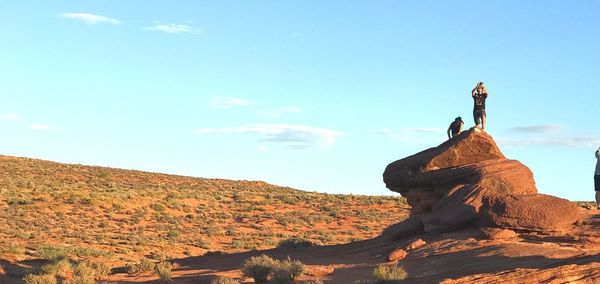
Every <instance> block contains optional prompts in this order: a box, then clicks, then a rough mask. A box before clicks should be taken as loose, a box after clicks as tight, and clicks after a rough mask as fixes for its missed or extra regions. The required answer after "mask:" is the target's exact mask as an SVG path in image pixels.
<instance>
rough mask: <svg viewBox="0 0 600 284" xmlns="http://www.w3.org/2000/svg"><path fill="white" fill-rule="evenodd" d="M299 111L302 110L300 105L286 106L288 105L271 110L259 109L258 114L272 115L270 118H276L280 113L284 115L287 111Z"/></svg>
mask: <svg viewBox="0 0 600 284" xmlns="http://www.w3.org/2000/svg"><path fill="white" fill-rule="evenodd" d="M300 112H302V108H301V107H297V106H288V107H281V108H277V109H273V110H265V111H261V112H260V114H262V115H265V116H268V117H272V118H277V117H281V116H282V115H285V114H288V113H300Z"/></svg>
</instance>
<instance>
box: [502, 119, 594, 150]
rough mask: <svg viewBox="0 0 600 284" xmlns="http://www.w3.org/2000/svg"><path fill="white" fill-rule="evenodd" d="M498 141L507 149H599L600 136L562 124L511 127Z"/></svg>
mask: <svg viewBox="0 0 600 284" xmlns="http://www.w3.org/2000/svg"><path fill="white" fill-rule="evenodd" d="M496 141H497V142H498V144H500V145H501V146H505V147H598V145H600V135H598V134H596V133H592V132H587V131H586V132H578V131H577V130H575V129H570V128H569V127H567V126H566V125H562V124H541V125H526V126H517V127H511V128H509V129H508V132H506V133H504V135H502V136H499V137H498V138H497V139H496Z"/></svg>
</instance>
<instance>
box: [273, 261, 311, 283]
mask: <svg viewBox="0 0 600 284" xmlns="http://www.w3.org/2000/svg"><path fill="white" fill-rule="evenodd" d="M302 272H304V264H302V262H300V261H298V260H293V261H292V260H291V259H290V258H289V257H288V259H287V260H285V261H278V262H277V264H276V266H275V269H274V270H273V281H274V282H275V283H282V284H283V283H291V282H292V281H294V279H296V277H298V276H300V275H302Z"/></svg>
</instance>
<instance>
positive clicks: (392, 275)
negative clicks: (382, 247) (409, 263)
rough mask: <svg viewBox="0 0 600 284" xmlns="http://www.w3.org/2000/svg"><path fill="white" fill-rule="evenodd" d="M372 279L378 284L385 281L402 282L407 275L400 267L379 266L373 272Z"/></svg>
mask: <svg viewBox="0 0 600 284" xmlns="http://www.w3.org/2000/svg"><path fill="white" fill-rule="evenodd" d="M373 277H375V279H377V281H378V282H379V283H385V282H386V281H395V280H404V279H406V278H407V277H408V273H406V270H404V268H402V267H400V266H396V265H380V266H377V268H375V270H373Z"/></svg>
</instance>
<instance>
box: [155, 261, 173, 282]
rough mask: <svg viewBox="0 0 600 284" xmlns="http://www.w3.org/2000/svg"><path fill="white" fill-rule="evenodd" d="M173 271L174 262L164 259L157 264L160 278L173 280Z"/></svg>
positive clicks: (157, 272)
mask: <svg viewBox="0 0 600 284" xmlns="http://www.w3.org/2000/svg"><path fill="white" fill-rule="evenodd" d="M172 271H173V264H172V263H170V262H168V261H163V262H161V263H159V264H157V265H156V274H158V277H160V280H163V281H169V280H171V274H172Z"/></svg>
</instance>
